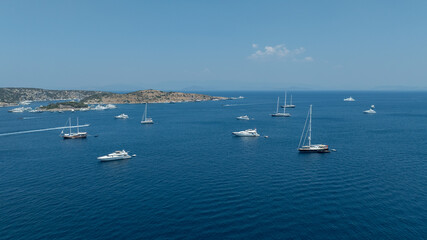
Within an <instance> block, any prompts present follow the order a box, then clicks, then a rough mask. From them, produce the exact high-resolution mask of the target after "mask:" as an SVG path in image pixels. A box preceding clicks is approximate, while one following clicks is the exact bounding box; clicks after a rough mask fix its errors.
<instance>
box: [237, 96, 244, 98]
mask: <svg viewBox="0 0 427 240" xmlns="http://www.w3.org/2000/svg"><path fill="white" fill-rule="evenodd" d="M243 98H245V97H243V96H239V97H237V99H243Z"/></svg>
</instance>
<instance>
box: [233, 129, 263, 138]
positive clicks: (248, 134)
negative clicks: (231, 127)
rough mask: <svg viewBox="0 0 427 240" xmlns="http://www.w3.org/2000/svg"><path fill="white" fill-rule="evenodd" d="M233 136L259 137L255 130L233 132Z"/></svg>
mask: <svg viewBox="0 0 427 240" xmlns="http://www.w3.org/2000/svg"><path fill="white" fill-rule="evenodd" d="M233 135H235V136H237V137H259V136H260V135H259V134H258V133H257V131H256V129H246V130H244V131H239V132H233Z"/></svg>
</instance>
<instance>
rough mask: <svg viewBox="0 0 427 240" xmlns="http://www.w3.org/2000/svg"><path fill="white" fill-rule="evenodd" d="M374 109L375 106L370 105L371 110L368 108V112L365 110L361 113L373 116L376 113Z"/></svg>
mask: <svg viewBox="0 0 427 240" xmlns="http://www.w3.org/2000/svg"><path fill="white" fill-rule="evenodd" d="M374 109H375V106H374V105H371V108H370V109H369V110H365V111H363V113H366V114H374V113H377V112H376V111H375V110H374Z"/></svg>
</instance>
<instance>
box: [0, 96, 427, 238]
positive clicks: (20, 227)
mask: <svg viewBox="0 0 427 240" xmlns="http://www.w3.org/2000/svg"><path fill="white" fill-rule="evenodd" d="M209 94H214V95H220V96H239V95H243V96H245V97H246V98H245V99H242V100H234V101H217V102H200V103H179V104H151V105H149V115H150V116H151V117H153V119H154V120H155V121H156V123H155V124H154V125H141V124H140V123H139V121H140V119H141V115H142V113H143V109H144V106H143V105H118V108H117V109H115V110H107V111H89V112H76V113H62V114H61V113H41V114H37V113H21V114H19V113H8V112H7V110H8V109H10V108H1V109H0V133H5V132H14V131H20V130H30V129H41V128H49V127H57V126H63V125H64V124H65V122H66V120H67V118H68V117H70V116H71V117H73V121H75V117H77V116H78V117H79V119H80V123H89V124H91V126H90V127H88V128H86V130H87V131H88V132H89V134H90V136H89V137H88V138H87V139H85V140H65V141H64V140H62V139H61V138H60V137H59V136H58V134H59V133H60V131H49V132H39V133H31V134H23V135H14V136H2V137H0V238H1V239H422V238H426V236H427V141H426V136H427V93H425V92H401V93H399V92H293V93H292V94H293V100H294V103H295V104H296V105H297V107H296V108H295V109H290V110H289V112H291V114H292V117H290V118H271V117H270V116H269V114H270V113H272V112H274V111H275V108H276V98H277V96H278V95H280V96H283V93H278V92H216V93H209ZM350 95H351V96H353V97H354V98H356V100H357V101H356V102H343V98H345V97H348V96H350ZM288 96H289V95H288ZM38 104H40V103H38ZM38 104H35V105H38ZM224 104H231V106H224ZM309 104H313V143H325V144H329V145H330V147H331V148H335V149H337V151H336V152H332V153H329V154H299V153H298V152H297V150H296V148H297V146H298V142H299V137H300V135H301V131H302V128H303V125H304V121H305V118H306V114H307V110H308V107H309ZM371 104H375V106H376V108H377V109H376V110H377V114H376V115H364V114H363V113H362V111H363V110H366V109H368V108H369V106H370V105H371ZM120 113H127V114H128V115H129V116H130V119H128V120H116V119H114V118H113V116H115V115H118V114H120ZM244 114H248V115H249V116H250V117H252V118H254V120H251V121H238V120H236V119H235V117H237V116H239V115H244ZM248 128H257V129H258V132H259V133H260V134H261V135H263V136H264V135H268V136H269V138H263V137H260V138H238V137H232V135H231V132H232V131H239V130H244V129H248ZM94 135H98V137H94ZM119 149H126V150H129V151H131V152H132V153H135V154H137V155H138V156H137V157H136V158H133V159H131V160H124V161H117V162H107V163H100V162H98V160H97V159H96V158H97V157H98V156H101V155H104V154H107V153H110V152H112V151H114V150H119Z"/></svg>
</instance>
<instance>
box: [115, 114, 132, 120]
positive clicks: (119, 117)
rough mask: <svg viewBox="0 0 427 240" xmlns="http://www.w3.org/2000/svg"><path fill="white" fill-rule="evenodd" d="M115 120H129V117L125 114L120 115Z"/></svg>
mask: <svg viewBox="0 0 427 240" xmlns="http://www.w3.org/2000/svg"><path fill="white" fill-rule="evenodd" d="M114 118H116V119H128V118H129V116H128V115H126V114H124V113H122V114H120V115H117V116H115V117H114Z"/></svg>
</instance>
